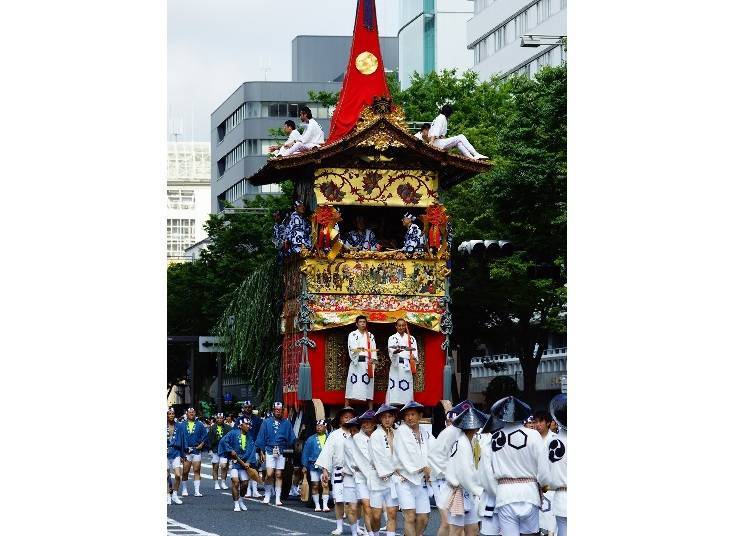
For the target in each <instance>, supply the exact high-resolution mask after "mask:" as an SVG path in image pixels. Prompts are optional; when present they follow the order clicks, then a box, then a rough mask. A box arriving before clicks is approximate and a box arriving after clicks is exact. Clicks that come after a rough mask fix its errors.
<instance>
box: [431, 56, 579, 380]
mask: <svg viewBox="0 0 750 536" xmlns="http://www.w3.org/2000/svg"><path fill="white" fill-rule="evenodd" d="M464 78H465V77H464ZM475 96H478V100H476V101H474V102H473V104H471V105H469V109H470V111H469V112H467V114H466V116H465V117H467V118H469V124H473V125H474V128H475V129H478V130H481V131H482V132H483V134H482V136H480V135H479V134H478V133H477V135H472V134H470V133H469V130H468V128H467V129H465V130H464V132H466V133H467V137H469V139H471V140H472V142H474V141H476V145H477V149H478V150H479V151H480V152H485V153H486V154H488V155H489V156H491V158H492V160H493V162H494V163H495V166H494V167H493V170H492V171H490V172H488V173H485V174H483V175H480V176H478V177H476V178H474V179H472V180H470V181H467V182H465V183H463V184H461V185H459V186H457V187H456V188H454V189H452V190H451V191H450V192H449V193H448V194H447V195H446V204H447V206H448V207H449V211H450V213H451V215H452V217H453V219H454V228H455V232H456V240H455V243H459V242H460V241H462V240H466V239H504V240H510V241H511V242H513V244H514V245H515V246H516V252H515V253H514V254H513V255H512V256H510V257H508V258H505V259H500V260H496V261H494V262H490V263H480V262H477V261H475V260H471V259H461V258H460V257H459V258H456V264H457V266H456V268H457V269H455V270H454V273H453V284H454V289H453V293H454V305H455V309H454V310H455V314H454V325H455V326H456V330H457V332H458V333H457V337H456V341H457V343H458V344H461V343H462V342H463V344H464V345H466V346H468V347H469V348H468V350H469V352H471V351H473V348H471V340H472V337H473V336H474V335H473V334H474V333H478V334H479V335H480V336H484V337H488V338H490V339H495V340H497V339H499V340H500V341H502V343H503V344H502V347H503V348H504V349H505V350H506V351H508V352H509V353H513V354H516V355H518V356H519V358H520V361H521V366H522V369H523V372H524V392H525V393H526V394H531V393H532V392H533V391H534V390H535V386H536V372H537V367H538V365H539V361H540V360H541V356H542V354H543V352H544V350H545V349H546V348H547V344H548V338H549V335H550V334H551V333H563V332H564V331H565V313H566V288H565V282H566V272H565V258H566V211H567V205H566V197H565V191H566V173H567V164H566V140H567V132H566V127H567V115H566V113H567V112H566V106H567V103H566V98H567V94H566V68H565V67H564V66H562V67H555V68H545V69H542V70H541V71H540V72H539V73H538V74H537V75H536V76H535V77H534V78H533V79H529V78H526V77H511V78H510V79H509V80H507V81H500V80H499V79H497V78H495V79H492V80H490V81H488V82H485V83H481V84H477V86H476V91H474V92H468V93H467V94H466V96H465V97H464V101H468V102H472V101H473V99H474V97H475ZM483 103H484V104H483ZM492 103H494V104H492ZM465 106H466V105H464V106H462V107H465ZM474 121H476V122H474ZM451 122H452V123H453V117H451ZM459 129H460V127H459ZM456 131H458V129H457V130H456ZM474 326H480V327H479V328H476V327H474ZM488 332H491V334H490V333H488ZM470 334H471V335H470ZM466 346H465V347H464V351H465V350H466ZM535 349H536V350H535ZM464 357H465V358H464V359H462V361H461V363H462V365H463V368H464V370H466V368H467V366H468V360H469V356H464ZM467 372H468V371H467ZM462 391H463V389H462Z"/></svg>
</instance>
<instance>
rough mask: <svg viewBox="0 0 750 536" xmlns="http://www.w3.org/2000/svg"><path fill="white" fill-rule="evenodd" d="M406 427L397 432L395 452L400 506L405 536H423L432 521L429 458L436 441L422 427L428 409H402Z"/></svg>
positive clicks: (414, 404) (412, 406) (417, 406)
mask: <svg viewBox="0 0 750 536" xmlns="http://www.w3.org/2000/svg"><path fill="white" fill-rule="evenodd" d="M400 413H401V415H402V417H403V423H402V424H401V426H399V427H398V428H396V432H395V433H394V437H393V443H394V447H393V452H394V456H395V457H396V470H397V471H398V474H399V475H400V476H399V478H397V480H396V493H397V494H398V504H399V506H400V507H401V512H402V513H403V515H404V536H421V534H422V533H423V532H424V530H425V529H426V528H427V523H428V522H429V520H430V490H431V489H432V481H431V470H430V462H429V459H428V455H429V452H430V447H431V444H432V442H433V441H434V438H433V437H432V434H431V433H430V432H429V430H427V429H426V428H422V427H420V425H419V421H420V419H421V418H422V415H423V413H424V406H423V405H422V404H420V403H419V402H414V401H409V403H408V404H406V405H405V406H404V407H403V408H401V412H400Z"/></svg>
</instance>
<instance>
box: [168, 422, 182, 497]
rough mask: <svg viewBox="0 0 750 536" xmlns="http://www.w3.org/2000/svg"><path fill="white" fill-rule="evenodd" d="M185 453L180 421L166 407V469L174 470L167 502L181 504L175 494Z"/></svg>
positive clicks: (178, 485)
mask: <svg viewBox="0 0 750 536" xmlns="http://www.w3.org/2000/svg"><path fill="white" fill-rule="evenodd" d="M184 455H185V436H184V435H183V434H182V431H181V427H180V423H178V422H176V421H175V413H174V408H169V409H167V471H169V470H172V471H173V472H174V481H173V485H172V490H171V491H170V494H169V496H167V504H172V503H175V504H182V499H180V498H179V497H178V496H177V490H178V489H179V488H180V481H182V458H183V456H184Z"/></svg>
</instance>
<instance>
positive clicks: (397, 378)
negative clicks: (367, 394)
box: [385, 332, 419, 404]
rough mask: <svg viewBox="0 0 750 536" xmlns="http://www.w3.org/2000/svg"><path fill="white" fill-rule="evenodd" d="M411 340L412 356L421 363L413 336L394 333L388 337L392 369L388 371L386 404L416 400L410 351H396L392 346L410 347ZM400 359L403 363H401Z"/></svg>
mask: <svg viewBox="0 0 750 536" xmlns="http://www.w3.org/2000/svg"><path fill="white" fill-rule="evenodd" d="M410 340H411V347H412V348H413V350H412V355H413V356H414V359H415V361H416V362H419V354H418V352H417V341H416V339H415V338H414V337H413V336H410V335H407V334H406V332H404V334H403V335H399V334H398V333H394V334H393V335H391V336H390V337H388V356H389V357H390V358H391V367H390V369H389V370H388V391H387V392H386V394H385V403H386V404H406V403H407V402H411V401H412V400H414V375H413V374H412V373H411V367H410V366H409V351H408V350H402V351H395V350H393V348H391V347H392V346H409V341H410ZM399 358H401V359H402V360H403V363H399Z"/></svg>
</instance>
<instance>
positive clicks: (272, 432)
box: [256, 402, 297, 506]
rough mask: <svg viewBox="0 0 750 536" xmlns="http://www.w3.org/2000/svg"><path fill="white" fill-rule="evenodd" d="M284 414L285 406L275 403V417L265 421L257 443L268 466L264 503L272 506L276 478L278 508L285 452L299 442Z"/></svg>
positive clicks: (262, 458)
mask: <svg viewBox="0 0 750 536" xmlns="http://www.w3.org/2000/svg"><path fill="white" fill-rule="evenodd" d="M283 414H284V406H283V404H282V403H281V402H274V404H273V415H272V416H271V417H268V418H267V419H266V420H265V421H263V424H262V425H261V426H260V432H258V440H257V441H256V444H257V445H258V448H259V449H260V450H261V461H265V466H266V494H265V497H263V502H264V503H265V504H270V501H271V482H272V477H273V476H276V482H275V484H276V485H275V487H274V491H275V492H276V506H281V472H282V471H283V470H284V462H285V459H284V454H283V452H284V450H285V449H290V448H293V447H294V442H295V441H296V440H297V438H296V436H295V435H294V430H292V423H291V422H289V420H287V419H284V418H283V417H282V415H283Z"/></svg>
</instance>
